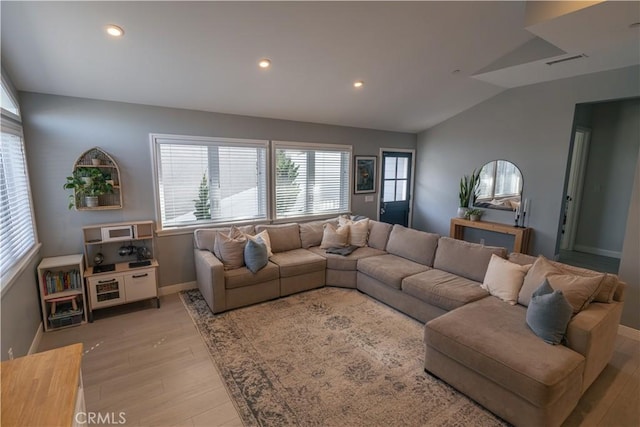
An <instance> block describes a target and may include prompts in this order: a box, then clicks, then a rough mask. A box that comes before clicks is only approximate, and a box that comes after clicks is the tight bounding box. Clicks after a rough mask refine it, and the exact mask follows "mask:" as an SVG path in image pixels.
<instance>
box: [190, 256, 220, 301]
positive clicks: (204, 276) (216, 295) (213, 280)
mask: <svg viewBox="0 0 640 427" xmlns="http://www.w3.org/2000/svg"><path fill="white" fill-rule="evenodd" d="M193 252H194V253H193V258H194V260H195V264H196V281H197V283H198V289H200V293H201V294H202V296H203V297H204V299H205V301H207V304H208V305H209V308H210V309H211V311H213V312H214V313H220V312H222V311H225V310H226V300H225V284H224V265H223V264H222V261H220V260H219V259H218V258H216V257H215V255H213V254H212V253H211V252H209V251H207V250H200V249H194V251H193Z"/></svg>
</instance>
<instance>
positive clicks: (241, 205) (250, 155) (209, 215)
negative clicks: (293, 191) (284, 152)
mask: <svg viewBox="0 0 640 427" xmlns="http://www.w3.org/2000/svg"><path fill="white" fill-rule="evenodd" d="M152 139H153V142H154V149H155V153H156V164H157V183H156V184H157V196H158V197H157V200H158V204H159V206H158V209H159V211H160V223H161V227H162V228H172V227H180V226H188V225H198V224H205V223H216V222H231V221H245V220H256V219H265V218H267V180H266V176H267V173H266V171H267V156H266V150H267V141H248V140H234V139H219V138H195V137H162V136H160V137H152Z"/></svg>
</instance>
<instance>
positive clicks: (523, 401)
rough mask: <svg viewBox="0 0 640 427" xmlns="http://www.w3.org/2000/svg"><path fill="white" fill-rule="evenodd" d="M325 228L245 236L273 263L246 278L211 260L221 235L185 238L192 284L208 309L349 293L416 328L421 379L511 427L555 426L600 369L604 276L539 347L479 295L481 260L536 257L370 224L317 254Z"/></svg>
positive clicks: (618, 309) (615, 287)
mask: <svg viewBox="0 0 640 427" xmlns="http://www.w3.org/2000/svg"><path fill="white" fill-rule="evenodd" d="M325 222H327V221H314V222H309V223H300V224H285V225H260V226H256V227H255V229H253V226H247V227H245V229H244V230H243V231H244V232H246V233H249V234H253V233H254V232H255V233H259V232H260V231H263V230H268V234H269V237H270V240H271V247H272V250H273V253H274V255H273V256H272V257H270V259H269V263H268V264H267V266H266V267H264V268H263V269H262V270H260V271H258V273H257V274H253V273H251V272H250V271H249V270H248V269H247V268H246V267H242V268H238V269H234V270H225V269H224V266H223V264H222V262H221V261H220V260H219V259H217V258H216V257H215V256H214V255H213V253H211V248H212V247H213V245H214V243H215V236H216V232H217V231H223V232H224V231H226V230H227V229H200V230H196V231H195V234H194V243H195V263H196V275H197V283H198V287H199V289H200V291H201V293H202V295H203V296H204V298H205V300H206V301H207V304H208V305H209V307H210V308H211V310H212V311H213V312H214V313H219V312H223V311H225V310H229V309H232V308H237V307H241V306H244V305H249V304H254V303H256V302H260V301H266V300H269V299H273V298H277V297H280V296H285V295H289V294H291V293H295V292H300V291H304V290H308V289H313V288H317V287H321V286H325V285H327V286H338V287H347V288H356V289H358V290H359V291H361V292H363V293H365V294H367V295H369V296H371V297H373V298H375V299H377V300H379V301H381V302H384V303H386V304H388V305H390V306H391V307H393V308H395V309H397V310H399V311H401V312H403V313H405V314H407V315H409V316H411V317H414V318H415V319H418V320H420V321H421V322H424V323H426V325H425V330H424V342H425V351H426V356H425V369H426V370H427V371H429V372H430V373H432V374H434V375H436V376H438V377H439V378H441V379H442V380H444V381H445V382H447V383H449V384H450V385H452V386H453V387H455V388H456V389H458V390H460V391H461V392H463V393H465V394H466V395H468V396H469V397H471V398H472V399H474V400H475V401H477V402H478V403H480V404H481V405H483V406H485V407H486V408H487V409H489V410H491V411H492V412H494V413H495V414H497V415H498V416H500V417H502V418H503V419H505V420H506V421H508V422H510V423H513V424H515V425H518V426H520V425H522V426H528V425H535V426H554V425H560V424H561V423H562V422H563V421H564V420H565V419H566V417H567V416H568V415H569V414H570V413H571V412H572V410H573V409H574V408H575V406H576V404H577V403H578V401H579V399H580V397H581V396H582V394H583V393H584V391H585V390H586V389H587V388H588V387H589V386H590V385H591V383H593V381H594V380H595V379H596V378H597V376H598V375H599V374H600V372H601V371H602V370H603V369H604V367H605V366H606V365H607V363H608V362H609V360H610V359H611V356H612V354H613V349H614V341H615V338H616V335H617V328H618V324H619V321H620V316H621V313H622V304H623V302H622V301H623V295H624V288H625V284H624V283H622V282H620V281H619V280H618V279H617V277H616V276H612V275H609V276H608V277H607V280H608V281H609V282H608V283H609V288H610V291H609V296H608V297H605V298H604V300H603V301H606V302H594V303H592V304H590V305H588V306H587V307H586V308H585V309H584V310H582V311H580V312H579V313H577V314H576V315H574V316H573V317H572V319H571V321H570V323H569V326H568V329H567V338H568V342H567V344H566V345H549V344H547V343H546V342H544V341H543V340H542V339H540V338H539V337H538V336H536V335H535V334H534V333H533V332H532V330H531V329H529V327H528V326H527V323H526V321H525V316H526V311H527V307H525V306H524V305H523V304H516V305H510V304H508V303H506V302H504V301H502V300H500V299H498V298H496V297H494V296H491V295H490V294H489V292H487V291H486V290H484V289H483V288H481V286H480V285H481V283H482V281H483V279H484V276H485V273H486V271H487V267H488V265H489V262H490V259H491V256H492V255H493V254H495V255H498V256H500V257H502V258H506V257H508V258H509V259H510V260H511V261H513V262H516V263H519V264H531V263H534V262H536V258H534V257H529V256H526V255H522V254H507V251H506V249H505V248H499V247H487V246H482V245H478V244H473V243H468V242H465V241H460V240H455V239H451V238H448V237H441V236H438V235H436V234H432V233H426V232H422V231H418V230H413V229H408V228H405V227H402V226H399V225H394V226H392V225H390V224H385V223H381V222H378V221H373V220H370V221H369V236H368V243H367V246H365V247H362V248H358V249H357V250H355V252H353V253H352V254H350V255H348V256H342V255H334V254H327V253H326V252H325V250H324V249H320V248H319V247H318V246H319V245H320V242H321V240H322V227H323V224H324V223H325ZM556 264H557V263H556ZM557 265H558V266H562V268H563V269H564V270H563V271H572V272H574V273H575V274H576V275H584V274H595V272H590V271H588V270H583V269H577V268H574V267H569V266H565V265H561V264H557ZM559 268H560V267H559ZM530 298H531V295H525V296H524V297H523V299H524V300H527V299H530ZM519 300H520V298H519ZM521 302H523V303H526V301H521Z"/></svg>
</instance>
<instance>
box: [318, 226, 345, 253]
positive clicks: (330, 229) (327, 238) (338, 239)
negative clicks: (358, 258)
mask: <svg viewBox="0 0 640 427" xmlns="http://www.w3.org/2000/svg"><path fill="white" fill-rule="evenodd" d="M348 241H349V227H338V228H336V226H335V225H333V224H331V223H327V224H325V225H324V233H323V234H322V243H320V249H329V248H344V247H345V246H347V242H348Z"/></svg>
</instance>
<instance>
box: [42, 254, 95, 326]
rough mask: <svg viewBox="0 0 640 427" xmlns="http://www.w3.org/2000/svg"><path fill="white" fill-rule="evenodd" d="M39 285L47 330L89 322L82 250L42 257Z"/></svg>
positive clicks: (43, 317)
mask: <svg viewBox="0 0 640 427" xmlns="http://www.w3.org/2000/svg"><path fill="white" fill-rule="evenodd" d="M38 288H39V290H40V306H41V308H42V320H43V324H44V330H45V331H50V330H54V329H61V328H66V327H70V326H77V325H80V324H83V323H86V322H87V310H86V297H85V295H86V293H85V285H84V256H83V255H82V254H78V255H65V256H58V257H50V258H43V259H42V261H41V262H40V264H38Z"/></svg>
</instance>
